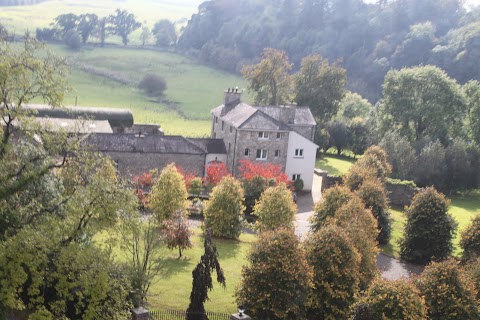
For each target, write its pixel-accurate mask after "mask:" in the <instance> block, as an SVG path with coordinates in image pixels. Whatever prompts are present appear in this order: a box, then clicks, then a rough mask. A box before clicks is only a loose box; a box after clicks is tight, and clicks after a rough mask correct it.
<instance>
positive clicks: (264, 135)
mask: <svg viewBox="0 0 480 320" xmlns="http://www.w3.org/2000/svg"><path fill="white" fill-rule="evenodd" d="M258 139H268V132H266V131H260V132H259V133H258Z"/></svg>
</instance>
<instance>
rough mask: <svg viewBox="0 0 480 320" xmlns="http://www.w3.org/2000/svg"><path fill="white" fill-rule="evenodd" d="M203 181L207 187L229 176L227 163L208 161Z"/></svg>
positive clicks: (213, 185)
mask: <svg viewBox="0 0 480 320" xmlns="http://www.w3.org/2000/svg"><path fill="white" fill-rule="evenodd" d="M206 171H207V173H206V175H205V182H206V183H207V187H208V188H213V187H215V186H216V185H217V184H218V183H219V182H220V181H221V180H222V179H223V177H226V176H229V175H230V172H228V170H227V165H226V164H225V163H223V162H213V163H209V164H208V166H207V169H206Z"/></svg>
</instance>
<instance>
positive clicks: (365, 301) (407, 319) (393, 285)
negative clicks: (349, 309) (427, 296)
mask: <svg viewBox="0 0 480 320" xmlns="http://www.w3.org/2000/svg"><path fill="white" fill-rule="evenodd" d="M365 309H366V310H365ZM354 310H355V312H354V313H355V314H354V316H353V319H355V320H360V319H369V320H383V319H402V320H418V319H426V313H427V309H426V306H425V301H424V299H423V298H422V296H421V295H420V292H419V290H418V289H417V288H416V287H415V286H414V285H413V284H412V283H410V282H406V281H405V280H397V281H388V280H384V279H382V278H377V279H376V280H375V281H374V282H373V283H372V284H371V286H370V287H369V288H368V290H367V291H366V292H365V293H364V294H363V297H361V298H360V299H359V301H358V302H357V304H356V306H355V307H354ZM362 311H363V313H364V314H365V313H368V315H369V317H368V318H361V317H360V313H361V312H362Z"/></svg>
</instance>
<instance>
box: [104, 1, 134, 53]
mask: <svg viewBox="0 0 480 320" xmlns="http://www.w3.org/2000/svg"><path fill="white" fill-rule="evenodd" d="M107 20H108V22H109V29H110V32H111V33H112V34H114V35H118V36H120V37H121V38H122V42H123V44H124V45H127V44H128V36H129V34H130V33H132V32H133V31H135V30H137V29H138V28H140V27H141V26H142V24H141V23H140V22H138V21H137V20H136V19H135V16H134V15H133V14H132V13H128V11H127V10H120V9H117V10H116V11H115V14H112V15H110V16H108V19H107Z"/></svg>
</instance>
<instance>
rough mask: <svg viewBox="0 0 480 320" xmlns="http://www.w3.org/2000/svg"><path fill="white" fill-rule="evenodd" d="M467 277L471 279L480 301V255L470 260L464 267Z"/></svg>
mask: <svg viewBox="0 0 480 320" xmlns="http://www.w3.org/2000/svg"><path fill="white" fill-rule="evenodd" d="M464 271H465V277H466V278H467V279H471V280H472V283H473V286H474V288H475V292H476V293H477V295H476V299H477V301H480V257H477V258H475V259H472V260H470V261H468V263H467V264H466V265H465V267H464Z"/></svg>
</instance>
